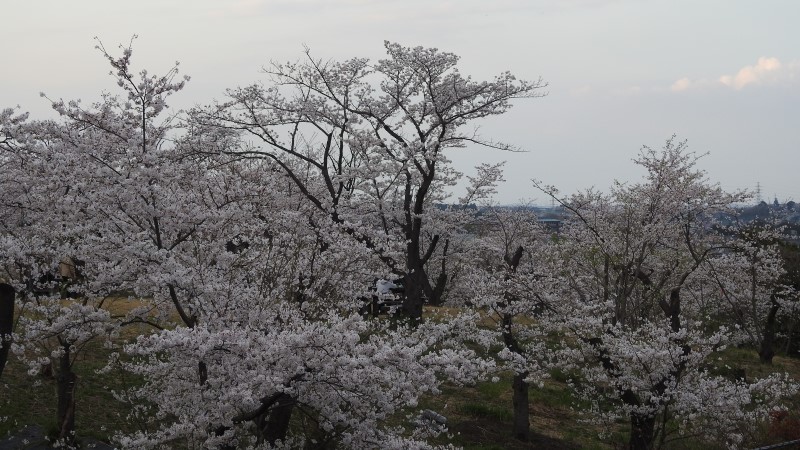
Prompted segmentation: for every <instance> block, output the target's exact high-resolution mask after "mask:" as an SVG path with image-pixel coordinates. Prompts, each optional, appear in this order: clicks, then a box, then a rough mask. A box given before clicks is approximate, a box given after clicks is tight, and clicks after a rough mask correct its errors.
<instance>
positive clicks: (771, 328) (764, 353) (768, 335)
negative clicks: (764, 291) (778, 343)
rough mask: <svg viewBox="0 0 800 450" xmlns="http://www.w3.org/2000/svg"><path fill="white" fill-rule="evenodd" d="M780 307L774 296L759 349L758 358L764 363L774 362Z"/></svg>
mask: <svg viewBox="0 0 800 450" xmlns="http://www.w3.org/2000/svg"><path fill="white" fill-rule="evenodd" d="M780 307H781V305H780V304H778V302H776V301H775V299H774V298H773V299H772V306H771V307H770V309H769V314H767V320H766V322H765V323H764V338H763V339H762V340H761V348H760V349H759V350H758V358H759V360H761V363H762V364H772V358H773V357H774V356H775V348H774V346H775V324H776V322H777V321H776V317H777V315H778V310H779V309H780Z"/></svg>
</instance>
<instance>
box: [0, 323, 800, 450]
mask: <svg viewBox="0 0 800 450" xmlns="http://www.w3.org/2000/svg"><path fill="white" fill-rule="evenodd" d="M137 332H138V331H137V330H134V329H130V330H128V331H127V332H126V333H125V335H127V336H128V337H131V336H134V335H135V334H136V333H137ZM109 352H110V350H108V349H105V348H103V347H102V346H101V345H99V343H93V344H90V346H89V348H87V349H86V351H85V352H83V355H82V357H81V358H79V360H78V361H77V362H76V363H75V366H74V370H75V372H76V373H77V374H78V377H79V379H78V387H77V414H76V425H77V433H78V435H79V436H81V437H91V438H94V439H98V440H102V441H108V440H109V438H110V436H111V435H112V434H113V432H114V431H133V430H134V429H136V424H134V423H130V422H129V421H128V420H127V419H126V414H127V408H126V405H124V404H123V403H121V402H118V401H117V400H115V399H114V397H113V395H112V394H111V391H112V390H122V389H124V388H125V387H127V386H129V385H130V383H133V382H135V380H133V379H131V377H130V376H127V377H126V376H125V374H123V373H121V372H113V373H111V374H107V375H102V374H98V373H97V370H98V369H100V368H101V367H103V366H104V365H105V363H106V357H107V355H108V353H109ZM722 363H723V364H726V365H729V366H731V367H734V368H744V370H745V373H746V374H747V377H748V379H752V378H755V377H758V376H761V375H765V374H767V373H769V372H772V371H780V372H784V371H785V372H788V373H790V374H791V375H792V376H793V377H794V378H795V379H800V360H798V359H791V358H782V357H776V358H775V364H774V366H772V367H768V366H762V365H760V364H759V362H758V355H757V354H756V353H755V352H754V351H752V350H745V349H730V350H728V351H727V352H726V353H725V354H724V357H723V361H722ZM26 370H27V368H26V367H25V366H23V365H22V364H21V363H20V362H19V361H18V360H16V359H15V358H13V357H12V358H11V359H10V361H9V363H8V365H7V366H6V370H5V372H4V373H3V378H2V380H0V418H4V419H2V420H0V439H2V438H3V437H4V436H6V435H7V434H9V433H11V432H13V431H15V430H18V429H20V428H22V427H23V426H24V425H29V424H38V425H40V426H42V427H43V428H45V429H46V430H48V431H54V427H55V401H56V397H55V389H56V388H55V380H54V379H52V378H45V377H40V376H37V377H31V376H29V375H27V373H26ZM564 381H565V380H564V377H563V376H559V375H558V374H554V376H553V377H552V378H550V379H549V380H547V381H546V382H545V384H544V386H543V387H541V388H539V387H531V390H530V397H531V418H530V420H531V429H532V431H533V433H534V436H533V439H532V442H530V443H522V442H519V441H517V440H515V439H513V438H512V437H511V420H512V405H511V375H510V374H502V376H501V377H500V381H499V382H497V383H490V382H486V383H479V384H477V385H475V386H468V387H463V386H445V387H444V389H443V392H442V395H440V396H436V397H433V398H428V399H424V400H423V401H422V403H421V405H420V406H421V407H422V408H427V409H433V410H435V411H437V412H439V413H441V414H443V415H444V416H446V417H447V419H448V425H449V428H450V432H451V434H452V435H453V438H452V440H451V441H449V442H452V443H454V444H456V445H458V446H463V447H465V448H467V449H484V450H487V449H523V448H548V449H578V448H581V449H610V448H618V447H620V446H621V445H622V444H623V443H624V442H625V440H626V437H625V435H624V428H625V427H624V424H622V425H621V426H620V430H619V432H616V433H614V434H612V436H610V437H609V438H608V439H607V440H600V439H599V438H598V431H599V430H598V429H596V428H593V427H592V426H590V425H587V424H585V423H583V422H581V421H580V420H579V419H580V415H579V413H578V412H577V411H576V410H574V409H573V407H574V406H575V405H574V400H573V398H572V396H571V395H570V393H569V391H568V390H567V388H566V384H565V382H564ZM799 406H800V398H797V399H794V405H793V409H794V411H798V407H799ZM789 428H792V427H791V426H790V427H789ZM780 434H781V433H780V432H779V431H776V430H775V429H771V430H770V429H767V427H766V426H765V427H764V429H763V431H762V432H761V433H760V435H759V436H757V437H756V442H757V443H758V444H766V443H772V442H780V441H781V440H786V438H785V437H781V436H780ZM440 442H442V443H444V442H448V441H446V440H444V439H443V440H441V441H440ZM673 447H674V448H691V446H690V445H689V444H688V443H687V442H685V441H684V442H681V443H679V444H676V445H674V446H673ZM697 448H701V447H697ZM702 448H703V449H704V450H709V449H710V448H713V447H709V446H708V445H703V446H702Z"/></svg>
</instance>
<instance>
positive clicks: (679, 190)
mask: <svg viewBox="0 0 800 450" xmlns="http://www.w3.org/2000/svg"><path fill="white" fill-rule="evenodd" d="M696 160H697V157H696V156H695V155H693V154H692V153H690V152H688V151H687V149H686V145H685V143H677V142H675V141H674V140H669V141H667V143H666V145H665V147H664V149H663V150H661V151H656V150H652V149H650V148H647V147H645V148H644V149H643V151H642V152H641V154H640V157H639V158H638V159H636V160H635V162H636V163H637V164H638V165H640V166H641V167H643V168H644V169H645V170H646V171H647V173H646V176H645V179H644V181H643V182H640V183H632V184H627V185H626V184H620V183H617V184H616V185H615V187H614V188H613V189H612V191H611V194H610V195H603V194H600V193H596V192H592V191H589V192H586V193H583V194H579V195H575V196H573V197H572V198H570V199H568V200H559V199H558V197H557V196H556V192H555V191H554V190H552V189H551V188H546V187H543V189H544V190H545V192H547V193H549V194H550V195H552V196H553V198H555V199H556V200H558V201H559V203H560V204H561V205H562V206H563V207H564V208H565V209H567V210H568V211H569V212H570V213H571V214H572V217H571V219H570V220H569V223H568V224H567V226H565V227H564V229H563V230H562V233H561V235H560V237H559V239H558V244H559V245H557V246H556V247H555V249H557V250H558V251H559V253H560V255H561V261H562V262H561V264H562V265H563V269H562V270H560V271H559V273H560V274H561V277H563V291H562V294H561V295H560V296H559V300H558V302H551V303H550V304H549V307H551V308H557V309H559V310H560V311H561V316H562V318H563V319H562V320H563V325H562V330H564V331H565V332H569V335H568V336H569V337H568V338H566V339H565V340H564V341H563V344H564V349H565V351H564V353H563V354H562V355H563V358H564V361H565V362H566V361H569V360H570V359H571V360H572V361H573V362H574V363H573V365H572V366H571V369H572V370H575V371H577V373H578V374H579V376H577V378H576V380H575V382H574V383H575V384H574V387H575V388H576V390H577V391H578V392H579V393H581V394H583V396H584V398H585V399H586V400H587V401H588V402H589V403H590V404H591V405H592V408H591V414H592V418H593V419H594V420H596V421H598V422H603V421H605V420H610V421H612V422H613V420H616V419H619V418H623V417H627V419H628V420H629V423H630V442H629V445H630V447H631V448H653V447H654V446H658V447H661V446H663V445H664V444H665V443H666V442H669V441H670V440H671V439H681V438H686V437H687V436H692V435H699V436H701V437H704V438H706V439H711V440H725V442H727V443H728V445H731V446H736V445H738V444H740V443H741V442H742V440H743V439H744V436H743V435H742V430H746V429H747V424H750V425H752V424H753V423H754V422H755V421H756V420H758V419H759V418H764V417H765V416H766V413H767V412H768V411H769V408H772V407H773V405H775V402H776V401H777V399H779V398H780V397H781V396H783V395H787V394H789V393H792V392H794V391H795V390H796V385H795V384H793V383H790V382H788V381H787V380H785V379H784V378H782V377H780V376H771V377H767V378H764V379H761V380H755V381H754V382H752V383H748V382H745V381H744V380H730V379H726V378H723V377H721V376H715V375H713V374H712V373H710V372H709V371H708V364H709V363H710V361H711V358H712V357H713V356H714V355H715V354H716V353H717V352H718V351H720V350H721V349H724V348H725V346H726V345H728V344H729V343H733V342H735V340H734V338H733V336H732V333H731V331H730V329H729V327H727V326H726V325H725V324H722V325H719V326H717V327H706V326H705V325H706V324H707V320H708V319H707V318H706V317H702V316H698V315H695V314H693V312H694V311H696V309H697V308H696V307H695V305H694V304H693V303H695V301H696V299H697V298H699V297H700V295H699V292H700V291H701V290H702V289H704V288H705V289H708V287H709V286H714V284H715V283H714V281H713V280H711V279H710V278H709V277H708V276H707V273H706V270H705V269H706V268H708V267H709V266H713V265H714V264H715V263H716V262H717V261H716V260H717V259H718V258H719V257H721V256H722V255H724V254H725V252H727V251H729V249H730V244H729V242H727V241H726V240H725V239H724V238H723V237H722V236H721V235H719V234H718V233H716V232H714V231H713V227H712V226H711V225H712V223H713V220H714V217H715V216H716V215H718V214H720V213H732V209H731V205H732V204H733V203H735V202H737V201H741V200H742V199H743V196H742V194H727V193H725V192H723V191H722V190H721V189H720V188H719V187H718V186H716V185H713V184H710V183H709V182H708V181H707V180H706V178H705V174H704V172H702V171H700V170H697V169H696V168H695V164H696ZM717 268H718V269H720V270H721V268H722V267H721V266H717ZM565 367H569V366H568V365H567V366H565ZM732 411H735V413H733V414H732V413H731V412H732Z"/></svg>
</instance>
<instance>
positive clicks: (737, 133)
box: [0, 0, 800, 203]
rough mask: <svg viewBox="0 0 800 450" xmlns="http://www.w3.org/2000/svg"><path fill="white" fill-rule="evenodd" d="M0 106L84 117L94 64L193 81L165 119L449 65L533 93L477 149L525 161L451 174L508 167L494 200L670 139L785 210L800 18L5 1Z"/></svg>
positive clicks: (610, 2)
mask: <svg viewBox="0 0 800 450" xmlns="http://www.w3.org/2000/svg"><path fill="white" fill-rule="evenodd" d="M2 20H3V25H2V26H0V49H2V62H1V63H0V64H2V69H0V107H8V106H15V105H20V106H21V108H22V109H23V110H26V111H30V112H31V113H32V115H33V116H34V117H45V116H46V115H49V114H50V112H49V104H48V103H47V101H46V100H45V99H42V98H39V92H45V93H47V95H48V96H49V97H51V98H64V99H75V98H81V99H83V101H84V102H90V101H94V100H97V99H99V97H100V93H101V92H102V91H104V90H106V91H112V90H113V88H114V84H113V81H112V80H111V77H109V76H108V75H107V73H108V68H107V67H106V66H105V65H104V63H105V62H104V60H103V58H102V57H101V56H100V54H99V53H98V52H97V50H95V49H94V46H95V42H94V40H93V38H94V37H95V36H97V37H98V38H100V39H101V40H102V41H103V43H104V44H105V46H106V48H108V49H109V50H111V49H113V48H115V47H116V46H117V45H118V44H120V43H125V44H127V43H128V42H129V41H130V38H131V35H133V34H138V36H139V38H138V39H137V40H136V41H135V44H134V65H135V66H136V68H147V69H148V70H149V71H150V72H151V73H162V72H164V71H166V70H168V69H169V68H170V67H171V66H172V64H173V63H174V62H175V61H176V60H179V61H180V62H181V69H182V72H183V73H185V74H188V75H191V77H192V80H191V82H190V83H189V85H188V86H187V88H186V89H185V90H184V91H183V92H181V93H180V94H178V95H177V96H176V97H175V100H174V101H173V107H179V108H184V107H189V106H193V105H195V104H204V103H208V102H209V101H210V100H212V99H214V98H222V96H223V92H224V90H225V88H228V87H235V86H237V85H245V84H250V83H252V82H255V81H258V80H260V79H264V77H263V76H262V75H261V74H260V72H259V70H260V68H261V67H262V66H264V65H265V64H266V63H268V62H269V61H270V60H278V61H285V60H295V59H297V58H299V57H300V56H301V55H302V51H303V46H304V45H306V46H308V47H310V49H311V51H312V53H313V54H314V55H315V56H317V57H319V58H325V59H327V58H333V59H343V58H350V57H356V56H361V57H373V58H380V57H381V56H383V54H384V53H383V51H384V49H383V41H384V40H390V41H396V42H399V43H401V44H403V45H405V46H417V45H422V46H425V47H437V48H439V49H441V50H445V51H449V52H453V53H456V54H458V55H460V56H461V57H462V59H461V71H462V73H465V74H469V75H472V76H473V78H475V79H488V78H490V77H492V76H493V75H494V74H496V73H499V72H501V71H505V70H510V71H512V72H513V73H514V74H515V75H516V76H517V77H518V78H523V79H534V80H535V79H537V78H539V77H540V76H541V77H542V78H543V79H544V81H546V82H548V83H549V87H548V89H547V91H548V95H547V96H546V97H544V98H539V99H529V100H522V101H518V102H517V103H516V105H515V107H514V108H512V109H511V111H509V112H508V113H507V114H505V115H504V116H501V117H498V118H493V119H491V120H488V121H486V122H485V123H483V124H482V128H481V134H482V135H483V136H484V137H491V138H493V139H494V140H500V141H504V142H509V143H512V144H514V145H516V146H518V147H520V148H523V149H525V150H527V152H526V153H521V154H509V153H503V152H497V151H489V150H486V149H465V150H464V151H463V152H460V154H459V153H453V154H451V155H450V157H451V159H452V160H453V161H454V163H455V164H456V167H457V168H459V169H460V170H463V171H466V172H469V168H470V167H471V166H474V165H475V164H477V163H479V162H487V161H491V162H495V161H502V160H506V161H508V164H507V167H506V180H507V182H506V183H505V184H504V185H503V186H501V188H500V192H499V194H498V196H497V201H499V202H501V203H515V202H518V201H526V200H527V201H529V200H533V201H535V202H537V203H545V202H546V201H545V199H544V197H543V196H542V195H541V194H538V193H536V191H534V190H533V189H532V187H531V184H530V181H529V180H530V179H531V178H536V179H539V180H542V181H543V182H545V183H547V184H553V185H556V186H558V187H559V188H560V189H561V190H562V192H571V191H574V190H576V189H579V188H586V187H590V186H596V187H598V188H606V187H608V186H609V185H610V184H611V182H612V180H614V179H618V180H620V181H626V180H635V179H637V178H639V177H640V176H641V172H639V171H638V170H637V169H636V168H635V166H634V165H633V164H632V163H631V161H630V160H631V158H633V157H634V156H636V154H637V152H638V150H639V149H640V148H641V146H642V145H649V146H651V147H660V146H661V145H662V144H663V142H664V141H665V140H666V139H667V138H669V137H670V136H671V135H672V134H676V135H677V136H678V138H679V139H681V140H684V139H686V140H688V142H689V146H690V148H691V149H693V150H694V151H696V152H698V153H706V152H709V153H710V154H709V156H707V157H706V158H704V159H703V160H702V163H701V166H702V168H704V169H705V170H707V171H708V173H709V177H710V179H712V180H713V181H717V182H719V183H720V184H721V185H722V186H723V187H724V188H726V189H735V188H750V189H755V187H756V184H757V183H760V185H761V191H762V197H763V198H764V199H765V200H767V201H771V200H772V198H773V196H777V197H778V199H779V200H781V201H785V200H795V201H800V185H798V181H797V180H798V176H797V175H798V172H799V171H800V26H799V25H798V20H800V1H796V0H749V1H748V0H452V1H443V0H402V1H389V0H192V1H189V0H138V1H135V2H132V1H126V2H123V1H117V0H72V1H65V0H26V1H22V0H16V1H12V0H4V1H3V8H2Z"/></svg>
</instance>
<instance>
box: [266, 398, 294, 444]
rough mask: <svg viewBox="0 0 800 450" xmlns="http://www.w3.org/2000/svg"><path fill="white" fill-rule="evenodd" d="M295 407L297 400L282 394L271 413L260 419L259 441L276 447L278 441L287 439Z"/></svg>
mask: <svg viewBox="0 0 800 450" xmlns="http://www.w3.org/2000/svg"><path fill="white" fill-rule="evenodd" d="M294 405H295V400H294V398H292V396H291V395H288V394H281V395H280V397H278V400H277V401H276V402H275V405H274V406H273V407H272V408H270V410H269V413H267V414H264V415H262V416H260V417H259V418H258V424H259V428H261V436H259V441H261V442H269V444H270V445H275V443H276V442H277V441H279V440H284V439H286V435H287V434H288V433H289V422H290V421H291V419H292V411H293V410H294Z"/></svg>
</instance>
